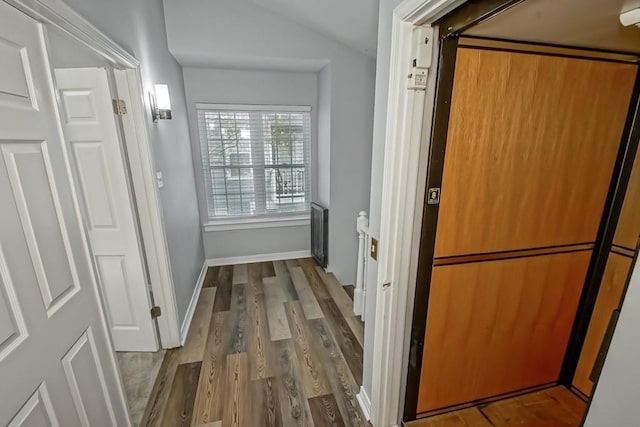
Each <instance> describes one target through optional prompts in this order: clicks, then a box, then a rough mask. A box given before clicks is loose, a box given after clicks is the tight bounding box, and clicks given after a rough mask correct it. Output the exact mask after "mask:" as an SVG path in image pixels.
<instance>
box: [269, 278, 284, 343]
mask: <svg viewBox="0 0 640 427" xmlns="http://www.w3.org/2000/svg"><path fill="white" fill-rule="evenodd" d="M262 283H263V290H264V296H265V304H266V309H267V323H268V325H269V336H270V337H271V340H272V341H278V340H284V339H289V338H291V330H290V328H289V322H288V321H287V314H286V312H285V310H284V302H285V300H286V298H285V297H284V294H283V292H282V289H281V287H280V283H279V281H278V278H276V277H267V278H265V279H263V280H262Z"/></svg>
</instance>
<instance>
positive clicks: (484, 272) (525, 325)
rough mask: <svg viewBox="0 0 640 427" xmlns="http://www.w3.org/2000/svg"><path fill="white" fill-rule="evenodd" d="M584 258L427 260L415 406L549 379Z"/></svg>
mask: <svg viewBox="0 0 640 427" xmlns="http://www.w3.org/2000/svg"><path fill="white" fill-rule="evenodd" d="M590 258H591V251H581V252H571V253H562V254H552V255H543V256H536V257H527V258H514V259H507V260H498V261H487V262H478V263H468V264H457V265H448V266H438V267H434V268H433V275H432V280H431V289H430V295H429V309H428V312H427V327H426V334H425V346H424V353H423V359H422V371H421V380H420V390H419V394H418V413H421V412H426V411H430V410H433V409H439V408H443V407H447V406H450V405H455V404H460V403H465V402H469V401H472V400H476V399H481V398H487V397H491V396H495V395H498V394H503V393H508V392H512V391H515V390H520V389H523V388H527V387H532V386H536V385H540V384H545V383H548V382H553V381H556V380H557V379H558V375H559V373H560V367H561V365H562V361H563V357H564V353H565V350H566V346H567V342H568V339H569V334H570V332H571V327H572V325H573V320H574V317H575V313H576V309H577V306H578V300H579V298H580V293H581V291H582V287H583V283H584V279H585V276H586V272H587V268H588V266H589V261H590Z"/></svg>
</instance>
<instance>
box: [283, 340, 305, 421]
mask: <svg viewBox="0 0 640 427" xmlns="http://www.w3.org/2000/svg"><path fill="white" fill-rule="evenodd" d="M274 345H275V349H276V354H277V357H278V365H279V368H280V376H279V377H278V380H279V388H278V391H279V401H280V409H281V411H282V421H283V423H282V425H283V426H287V427H290V426H291V427H293V426H301V427H311V426H313V419H312V418H311V410H310V409H309V401H308V400H307V396H306V395H305V391H304V384H302V376H301V373H300V368H299V366H298V360H297V357H296V351H295V349H294V345H293V343H292V342H291V340H281V341H276V342H275V343H274Z"/></svg>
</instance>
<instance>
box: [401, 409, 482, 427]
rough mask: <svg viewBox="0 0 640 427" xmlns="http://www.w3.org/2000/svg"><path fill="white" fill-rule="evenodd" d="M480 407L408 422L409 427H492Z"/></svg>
mask: <svg viewBox="0 0 640 427" xmlns="http://www.w3.org/2000/svg"><path fill="white" fill-rule="evenodd" d="M491 426H492V424H491V423H490V422H489V421H488V420H487V419H486V418H485V417H484V416H483V415H482V413H481V412H480V411H479V410H478V408H469V409H462V410H460V411H456V412H451V413H448V414H442V415H436V416H435V417H429V418H424V419H421V420H417V421H412V422H410V423H407V427H491Z"/></svg>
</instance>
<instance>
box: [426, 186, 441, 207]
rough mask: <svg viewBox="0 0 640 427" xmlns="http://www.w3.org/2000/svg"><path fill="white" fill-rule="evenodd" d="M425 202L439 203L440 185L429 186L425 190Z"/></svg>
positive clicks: (430, 203) (429, 203)
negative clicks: (426, 190)
mask: <svg viewBox="0 0 640 427" xmlns="http://www.w3.org/2000/svg"><path fill="white" fill-rule="evenodd" d="M427 204H428V205H439V204H440V187H435V188H430V189H429V191H428V192H427Z"/></svg>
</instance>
